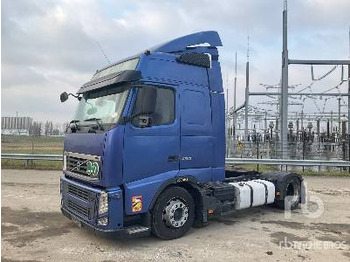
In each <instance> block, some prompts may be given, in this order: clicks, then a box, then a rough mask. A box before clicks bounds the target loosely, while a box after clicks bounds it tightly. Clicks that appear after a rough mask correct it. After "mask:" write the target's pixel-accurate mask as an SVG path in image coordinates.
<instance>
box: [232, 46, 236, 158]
mask: <svg viewBox="0 0 350 262" xmlns="http://www.w3.org/2000/svg"><path fill="white" fill-rule="evenodd" d="M236 108H237V52H236V54H235V80H234V87H233V130H232V131H233V132H232V133H233V152H236V130H237V114H236Z"/></svg>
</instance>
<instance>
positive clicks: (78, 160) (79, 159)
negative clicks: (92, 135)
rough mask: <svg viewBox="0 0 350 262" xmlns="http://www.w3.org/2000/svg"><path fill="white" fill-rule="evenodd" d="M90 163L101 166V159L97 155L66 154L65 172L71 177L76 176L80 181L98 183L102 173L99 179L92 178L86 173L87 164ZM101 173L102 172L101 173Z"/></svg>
mask: <svg viewBox="0 0 350 262" xmlns="http://www.w3.org/2000/svg"><path fill="white" fill-rule="evenodd" d="M88 161H94V162H98V164H99V165H100V164H101V157H100V156H95V155H88V154H81V153H73V152H65V153H64V163H65V167H64V169H63V171H64V172H65V173H66V174H67V175H70V176H74V177H77V178H80V179H84V180H89V181H97V180H99V179H100V176H101V173H99V174H98V176H97V177H91V176H89V175H88V174H87V173H86V164H87V162H88ZM100 172H101V171H100Z"/></svg>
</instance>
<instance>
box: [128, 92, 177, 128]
mask: <svg viewBox="0 0 350 262" xmlns="http://www.w3.org/2000/svg"><path fill="white" fill-rule="evenodd" d="M174 120H175V94H174V91H173V90H172V89H168V88H155V87H142V88H140V89H139V91H138V93H137V98H136V103H135V106H134V109H133V112H132V124H133V125H134V126H137V127H150V126H159V125H168V124H171V123H173V122H174Z"/></svg>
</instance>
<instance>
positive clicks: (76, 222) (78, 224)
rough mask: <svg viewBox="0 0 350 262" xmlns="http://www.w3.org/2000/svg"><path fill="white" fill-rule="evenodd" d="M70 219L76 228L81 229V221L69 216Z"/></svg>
mask: <svg viewBox="0 0 350 262" xmlns="http://www.w3.org/2000/svg"><path fill="white" fill-rule="evenodd" d="M71 219H72V221H73V222H74V223H75V224H76V225H77V226H78V227H81V221H80V220H79V219H78V218H77V217H75V216H71Z"/></svg>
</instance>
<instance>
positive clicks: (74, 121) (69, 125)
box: [66, 119, 80, 133]
mask: <svg viewBox="0 0 350 262" xmlns="http://www.w3.org/2000/svg"><path fill="white" fill-rule="evenodd" d="M79 122H80V120H78V119H73V120H72V121H70V122H69V124H68V126H67V128H66V133H67V130H68V128H70V129H71V130H72V132H75V131H77V130H79V129H80V127H79V126H78V123H79ZM71 124H74V129H73V126H71Z"/></svg>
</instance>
